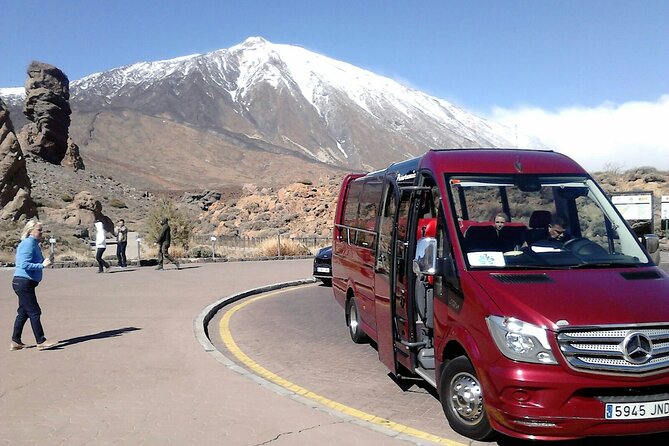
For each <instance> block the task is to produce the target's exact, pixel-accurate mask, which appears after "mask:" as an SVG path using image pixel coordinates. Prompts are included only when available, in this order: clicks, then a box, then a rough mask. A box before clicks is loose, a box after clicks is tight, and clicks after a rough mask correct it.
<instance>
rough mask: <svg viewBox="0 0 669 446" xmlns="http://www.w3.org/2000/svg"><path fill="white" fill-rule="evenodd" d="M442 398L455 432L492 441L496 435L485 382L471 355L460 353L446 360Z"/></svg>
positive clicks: (442, 381)
mask: <svg viewBox="0 0 669 446" xmlns="http://www.w3.org/2000/svg"><path fill="white" fill-rule="evenodd" d="M439 399H440V400H441V407H442V408H443V410H444V414H445V415H446V419H447V420H448V424H450V425H451V428H452V429H453V430H454V431H455V432H457V433H459V434H460V435H464V436H466V437H469V438H472V439H474V440H478V441H489V440H491V439H492V438H493V437H494V436H495V431H493V430H492V427H490V421H488V415H487V414H486V411H485V407H484V406H483V393H482V389H481V384H480V382H479V380H478V378H477V377H476V371H475V370H474V366H472V363H471V362H470V361H469V359H468V358H467V357H465V356H459V357H457V358H455V359H453V360H451V361H449V362H448V363H447V364H446V367H445V368H444V371H443V373H442V374H441V387H440V396H439Z"/></svg>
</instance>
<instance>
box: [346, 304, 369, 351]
mask: <svg viewBox="0 0 669 446" xmlns="http://www.w3.org/2000/svg"><path fill="white" fill-rule="evenodd" d="M346 325H348V332H349V334H350V335H351V339H352V340H353V342H355V343H356V344H365V343H367V342H369V337H368V336H367V334H366V333H365V332H364V331H362V327H361V326H360V313H358V306H357V305H356V303H355V298H354V297H351V298H350V299H349V300H348V302H346Z"/></svg>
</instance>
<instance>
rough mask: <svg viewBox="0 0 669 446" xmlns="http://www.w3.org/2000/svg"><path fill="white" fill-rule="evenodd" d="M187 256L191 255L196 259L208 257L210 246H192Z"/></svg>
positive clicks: (209, 255)
mask: <svg viewBox="0 0 669 446" xmlns="http://www.w3.org/2000/svg"><path fill="white" fill-rule="evenodd" d="M188 257H193V258H196V259H201V258H210V257H211V248H210V247H209V246H193V247H192V248H191V249H189V250H188Z"/></svg>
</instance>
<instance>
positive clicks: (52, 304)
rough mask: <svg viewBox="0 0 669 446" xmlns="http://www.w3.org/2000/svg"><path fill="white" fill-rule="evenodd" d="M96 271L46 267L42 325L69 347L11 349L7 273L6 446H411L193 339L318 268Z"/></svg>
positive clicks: (0, 438) (2, 351) (1, 378)
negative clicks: (264, 379)
mask: <svg viewBox="0 0 669 446" xmlns="http://www.w3.org/2000/svg"><path fill="white" fill-rule="evenodd" d="M170 267H171V265H170V266H168V268H170ZM95 271H96V268H81V269H53V270H47V271H46V273H45V279H44V281H43V283H42V284H41V285H40V286H39V287H38V288H37V293H38V296H39V300H40V303H41V305H42V310H43V313H44V314H43V322H44V326H45V330H46V334H47V336H48V337H49V338H50V339H51V340H64V341H65V342H64V346H63V347H62V348H58V349H55V350H51V351H37V349H35V348H29V349H26V350H22V351H16V352H10V351H9V350H8V347H9V342H10V334H11V327H12V324H13V319H14V315H15V314H16V313H15V312H16V297H15V295H14V293H13V292H12V291H11V285H10V283H11V276H12V274H13V271H12V270H10V269H3V270H0V284H2V286H1V287H0V290H1V291H0V327H4V332H5V333H6V336H5V340H6V343H5V344H1V345H0V445H12V446H13V445H47V446H49V445H68V446H69V445H96V446H97V445H142V444H144V445H171V444H173V445H188V444H198V445H220V444H225V445H260V444H269V443H271V444H276V445H293V444H308V445H345V444H359V445H399V444H406V443H405V442H403V441H400V440H397V439H392V438H389V437H387V436H385V435H382V434H380V433H378V432H375V431H372V430H369V429H367V428H365V427H363V426H359V425H356V424H355V423H350V422H346V421H344V420H342V419H341V418H338V417H335V416H332V415H330V414H328V413H325V412H323V411H319V410H314V409H312V408H310V407H307V406H305V405H303V404H300V403H298V402H295V401H293V400H291V399H289V398H285V397H282V396H280V395H279V394H277V393H275V392H272V391H270V390H268V389H266V388H264V387H262V386H259V385H257V384H256V383H255V382H253V381H251V380H249V379H247V378H246V377H244V376H241V375H239V374H237V373H235V372H233V371H231V370H229V369H228V368H226V367H224V366H222V365H221V364H220V363H219V362H217V361H216V360H214V359H212V356H211V355H209V354H207V353H206V352H205V351H204V350H203V348H202V346H201V345H200V344H199V343H198V342H197V341H196V338H195V336H194V333H193V326H194V324H193V321H194V319H195V317H196V316H197V315H198V314H199V313H200V312H201V311H202V309H204V308H205V307H206V306H208V305H209V304H210V303H212V302H214V301H216V300H218V299H220V298H222V297H224V296H227V295H229V294H233V293H237V292H240V291H243V290H245V289H248V288H253V287H256V286H260V285H265V284H268V283H276V282H283V281H286V280H290V279H298V278H304V277H307V276H309V275H310V274H311V261H310V260H299V261H280V262H240V263H220V264H200V265H194V266H188V267H186V268H184V270H182V271H175V270H169V269H168V270H167V271H163V272H159V271H154V270H153V269H149V268H141V269H135V270H133V269H130V270H114V269H113V270H112V272H111V273H107V274H96V273H95ZM23 340H24V342H34V338H33V337H32V332H31V330H30V328H29V327H28V326H27V327H26V330H25V331H24V338H23Z"/></svg>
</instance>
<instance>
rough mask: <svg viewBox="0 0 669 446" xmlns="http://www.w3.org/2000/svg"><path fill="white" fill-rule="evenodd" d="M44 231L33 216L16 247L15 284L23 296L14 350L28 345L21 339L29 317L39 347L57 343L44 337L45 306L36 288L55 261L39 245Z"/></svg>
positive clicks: (14, 338)
mask: <svg viewBox="0 0 669 446" xmlns="http://www.w3.org/2000/svg"><path fill="white" fill-rule="evenodd" d="M42 231H43V227H42V223H40V222H39V221H38V220H36V219H33V220H29V221H28V223H26V225H25V226H24V228H23V231H22V232H21V242H20V243H19V245H18V247H17V248H16V269H15V271H14V278H13V279H12V288H14V292H15V293H16V295H17V296H18V297H19V308H18V310H17V311H16V321H14V332H13V333H12V343H11V344H10V346H9V349H10V350H21V349H22V348H24V347H25V344H24V343H23V342H21V335H22V333H23V326H24V325H25V323H26V321H27V320H28V319H30V325H31V326H32V329H33V333H34V335H35V341H36V342H37V348H38V349H40V350H44V349H46V348H50V347H53V346H55V345H56V344H57V343H56V342H49V341H47V340H46V338H45V337H44V329H43V328H42V322H41V321H40V316H41V315H42V310H41V308H40V306H39V303H37V295H36V294H35V288H36V287H37V285H39V283H40V281H41V280H42V270H43V269H44V268H46V267H47V266H49V265H51V259H49V258H46V259H45V258H44V256H43V255H42V250H41V249H40V247H39V242H40V241H41V240H42Z"/></svg>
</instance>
